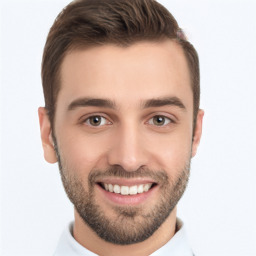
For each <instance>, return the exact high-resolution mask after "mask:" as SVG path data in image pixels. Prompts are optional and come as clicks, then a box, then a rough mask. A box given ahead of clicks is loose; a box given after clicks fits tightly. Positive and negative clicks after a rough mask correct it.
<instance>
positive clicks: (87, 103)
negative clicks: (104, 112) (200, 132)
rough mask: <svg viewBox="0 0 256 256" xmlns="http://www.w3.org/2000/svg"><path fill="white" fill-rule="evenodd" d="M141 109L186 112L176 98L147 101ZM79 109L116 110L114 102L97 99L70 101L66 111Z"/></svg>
mask: <svg viewBox="0 0 256 256" xmlns="http://www.w3.org/2000/svg"><path fill="white" fill-rule="evenodd" d="M141 106H142V108H143V109H145V108H152V107H162V106H176V107H179V108H180V109H184V110H186V107H185V105H184V104H183V103H182V101H181V100H180V99H179V98H177V97H164V98H156V99H149V100H146V101H145V102H142V105H141ZM79 107H104V108H110V109H116V104H115V102H114V101H112V100H109V99H100V98H99V99H98V98H80V99H76V100H74V101H72V102H71V103H70V104H69V105H68V111H70V110H74V109H76V108H79Z"/></svg>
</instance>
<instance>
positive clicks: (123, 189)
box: [121, 186, 129, 195]
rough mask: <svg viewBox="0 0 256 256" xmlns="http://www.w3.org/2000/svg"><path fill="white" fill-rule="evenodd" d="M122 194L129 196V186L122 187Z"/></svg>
mask: <svg viewBox="0 0 256 256" xmlns="http://www.w3.org/2000/svg"><path fill="white" fill-rule="evenodd" d="M121 194H122V195H128V194H129V187H127V186H122V187H121Z"/></svg>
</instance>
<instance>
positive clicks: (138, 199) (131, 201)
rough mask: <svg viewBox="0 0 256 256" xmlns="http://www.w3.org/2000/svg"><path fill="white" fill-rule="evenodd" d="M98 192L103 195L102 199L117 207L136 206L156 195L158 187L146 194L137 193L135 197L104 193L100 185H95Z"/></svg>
mask: <svg viewBox="0 0 256 256" xmlns="http://www.w3.org/2000/svg"><path fill="white" fill-rule="evenodd" d="M97 187H98V189H99V191H100V192H101V193H103V195H104V197H106V199H107V200H109V201H110V202H112V203H114V204H119V205H138V204H141V203H143V202H145V201H147V200H148V199H149V198H150V197H152V196H153V194H154V193H156V190H157V188H158V186H157V185H156V186H154V187H153V188H151V189H149V191H147V192H143V193H138V194H136V195H121V194H117V193H113V192H109V191H106V190H105V189H103V188H102V187H101V186H100V185H97Z"/></svg>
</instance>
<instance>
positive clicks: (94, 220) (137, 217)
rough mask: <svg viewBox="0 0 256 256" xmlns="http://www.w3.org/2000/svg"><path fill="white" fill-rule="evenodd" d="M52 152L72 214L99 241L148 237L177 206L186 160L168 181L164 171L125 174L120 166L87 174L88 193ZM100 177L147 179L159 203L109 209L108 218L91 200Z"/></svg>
mask: <svg viewBox="0 0 256 256" xmlns="http://www.w3.org/2000/svg"><path fill="white" fill-rule="evenodd" d="M55 142H56V141H55ZM55 151H56V155H57V158H58V164H59V170H60V175H61V179H62V183H63V186H64V188H65V191H66V194H67V196H68V198H69V199H70V201H71V202H72V203H73V205H74V207H75V209H76V211H77V212H78V214H79V215H80V217H81V218H82V220H83V221H84V223H85V224H87V225H88V226H89V227H90V228H91V229H92V230H93V231H94V232H95V233H96V234H97V235H98V236H99V237H100V238H102V239H103V240H105V241H107V242H110V243H113V244H119V245H128V244H134V243H138V242H142V241H144V240H146V239H147V238H149V237H150V236H152V235H153V234H154V232H155V231H156V230H157V229H158V228H159V227H160V226H161V225H162V224H163V223H164V221H165V220H166V219H167V217H168V216H169V215H170V213H171V212H172V210H173V209H174V208H175V206H176V205H177V203H178V201H179V200H180V198H181V197H182V195H183V193H184V191H185V189H186V186H187V183H188V179H189V173H190V158H189V159H187V161H186V163H185V164H184V165H183V168H180V170H174V173H177V175H176V176H175V177H172V178H170V177H169V176H168V175H167V173H166V171H164V170H158V171H153V170H150V169H145V168H140V169H138V170H135V171H134V172H130V171H129V172H127V171H126V170H124V169H123V168H122V167H121V166H110V167H109V168H108V169H107V170H95V169H93V170H91V171H90V173H89V175H88V184H87V185H88V189H87V190H85V185H86V184H84V182H82V179H81V178H79V177H78V176H77V175H76V173H77V172H76V170H75V169H74V168H72V167H71V166H69V165H68V164H67V162H66V159H63V158H62V157H61V155H60V153H59V150H58V147H57V144H56V143H55ZM103 177H120V178H126V179H129V178H136V177H150V178H152V179H153V180H154V181H155V182H156V183H157V185H158V186H159V192H160V196H159V199H158V200H157V202H152V204H151V206H150V207H147V209H146V208H145V207H142V206H115V207H112V211H113V212H114V215H115V217H112V218H111V217H110V216H108V215H107V214H106V213H105V212H104V210H103V209H102V207H101V206H100V205H99V204H98V203H97V202H96V200H95V191H94V189H95V186H96V184H97V183H96V180H99V178H103Z"/></svg>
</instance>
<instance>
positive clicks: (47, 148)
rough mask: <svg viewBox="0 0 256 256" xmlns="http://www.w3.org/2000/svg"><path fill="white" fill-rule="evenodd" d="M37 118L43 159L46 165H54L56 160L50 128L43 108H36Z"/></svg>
mask: <svg viewBox="0 0 256 256" xmlns="http://www.w3.org/2000/svg"><path fill="white" fill-rule="evenodd" d="M38 117H39V123H40V131H41V140H42V146H43V150H44V158H45V160H46V161H47V162H48V163H56V162H57V158H56V154H55V150H54V143H53V139H52V128H51V123H50V120H49V116H48V114H47V111H46V109H45V108H43V107H40V108H38Z"/></svg>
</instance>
